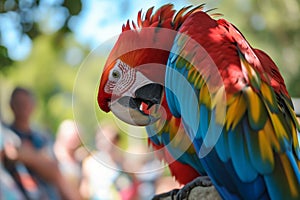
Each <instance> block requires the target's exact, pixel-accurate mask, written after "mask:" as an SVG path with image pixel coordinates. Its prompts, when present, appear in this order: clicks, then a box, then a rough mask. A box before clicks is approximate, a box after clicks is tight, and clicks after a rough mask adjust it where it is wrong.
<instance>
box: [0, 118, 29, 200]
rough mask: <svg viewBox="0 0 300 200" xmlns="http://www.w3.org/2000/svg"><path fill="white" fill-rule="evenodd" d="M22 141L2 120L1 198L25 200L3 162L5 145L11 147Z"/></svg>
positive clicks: (0, 156)
mask: <svg viewBox="0 0 300 200" xmlns="http://www.w3.org/2000/svg"><path fill="white" fill-rule="evenodd" d="M9 140H10V141H9ZM20 143H21V141H20V140H19V138H18V137H17V136H16V135H14V133H12V132H11V131H10V130H9V129H8V128H7V127H5V126H4V125H3V124H2V122H1V121H0V175H1V179H0V199H3V200H25V196H24V195H23V193H22V191H21V190H20V188H19V187H18V185H17V183H16V182H15V180H14V179H13V177H12V176H11V174H10V173H9V172H8V171H7V170H6V168H5V167H4V166H3V164H2V163H3V159H4V151H5V150H4V149H5V146H6V147H7V149H9V148H10V145H13V146H19V145H20ZM12 153H13V152H12Z"/></svg>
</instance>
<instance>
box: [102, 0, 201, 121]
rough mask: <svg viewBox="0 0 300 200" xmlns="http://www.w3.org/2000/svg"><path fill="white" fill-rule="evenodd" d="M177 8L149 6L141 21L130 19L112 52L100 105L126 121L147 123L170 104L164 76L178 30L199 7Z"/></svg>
mask: <svg viewBox="0 0 300 200" xmlns="http://www.w3.org/2000/svg"><path fill="white" fill-rule="evenodd" d="M189 8H190V7H186V8H183V9H181V10H179V11H178V12H177V14H176V11H175V10H174V9H173V5H171V4H167V5H165V6H162V7H161V8H159V9H158V10H157V11H156V12H155V13H154V14H152V11H153V8H150V9H148V10H147V12H146V14H145V16H144V17H143V19H142V13H141V11H140V12H139V13H138V16H137V25H136V24H135V23H134V22H132V24H130V23H129V21H127V24H126V25H123V28H122V33H121V34H120V36H119V38H118V40H117V42H116V43H115V44H114V47H113V49H112V50H111V52H110V55H109V56H108V59H107V61H106V64H105V66H104V70H103V73H102V76H101V80H100V86H99V90H98V104H99V107H100V108H101V109H102V110H103V111H105V112H109V111H112V112H113V113H114V115H116V116H117V117H118V118H119V119H121V120H122V121H124V122H126V123H129V124H132V125H138V126H147V125H149V124H152V123H154V122H155V121H156V120H158V119H159V118H160V117H161V109H160V108H161V106H162V105H164V106H165V105H166V100H165V97H164V78H165V68H166V64H167V60H168V57H169V54H170V51H171V48H172V45H173V42H174V38H175V36H176V33H177V32H176V30H177V29H178V28H179V27H180V25H181V24H182V23H183V21H184V20H185V19H186V18H187V17H188V16H189V15H190V14H192V13H193V12H194V11H195V10H197V9H198V10H199V9H202V6H199V7H196V8H194V9H192V10H190V11H189V12H186V11H187V10H188V9H189Z"/></svg>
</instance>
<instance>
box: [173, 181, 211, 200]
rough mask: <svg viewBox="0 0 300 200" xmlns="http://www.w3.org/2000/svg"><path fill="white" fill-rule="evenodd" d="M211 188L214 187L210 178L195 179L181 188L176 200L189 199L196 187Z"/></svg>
mask: <svg viewBox="0 0 300 200" xmlns="http://www.w3.org/2000/svg"><path fill="white" fill-rule="evenodd" d="M198 186H199V187H209V186H212V182H211V180H210V178H209V177H208V176H200V177H197V178H195V179H194V180H193V181H191V182H189V183H188V184H186V185H185V186H184V187H183V188H181V189H180V190H179V191H178V192H177V194H176V200H182V199H187V198H188V196H189V195H190V192H191V191H192V189H194V188H195V187H198Z"/></svg>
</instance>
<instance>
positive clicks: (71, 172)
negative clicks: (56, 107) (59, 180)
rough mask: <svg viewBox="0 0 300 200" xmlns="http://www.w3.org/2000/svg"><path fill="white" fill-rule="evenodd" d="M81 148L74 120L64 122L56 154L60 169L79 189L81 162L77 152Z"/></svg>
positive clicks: (59, 132)
mask: <svg viewBox="0 0 300 200" xmlns="http://www.w3.org/2000/svg"><path fill="white" fill-rule="evenodd" d="M80 146H81V141H80V138H79V132H78V128H77V126H76V123H75V122H74V121H73V120H64V121H63V122H62V123H61V124H60V125H59V128H58V131H57V135H56V140H55V143H54V153H55V156H56V158H57V160H58V163H59V168H60V170H61V172H62V174H63V175H64V176H65V178H66V179H67V181H68V182H69V183H70V184H72V185H73V186H74V188H77V189H79V185H80V181H81V160H82V158H79V156H78V154H76V151H78V149H79V147H80Z"/></svg>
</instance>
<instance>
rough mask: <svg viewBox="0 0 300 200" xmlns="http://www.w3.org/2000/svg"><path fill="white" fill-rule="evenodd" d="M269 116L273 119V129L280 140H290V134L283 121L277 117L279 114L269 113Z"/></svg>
mask: <svg viewBox="0 0 300 200" xmlns="http://www.w3.org/2000/svg"><path fill="white" fill-rule="evenodd" d="M269 115H270V117H271V120H272V124H273V127H274V130H275V133H276V136H277V138H278V140H282V139H284V138H289V137H288V134H287V132H286V130H285V128H284V126H283V124H282V122H281V120H280V119H279V117H278V116H277V114H274V113H272V112H269Z"/></svg>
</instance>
